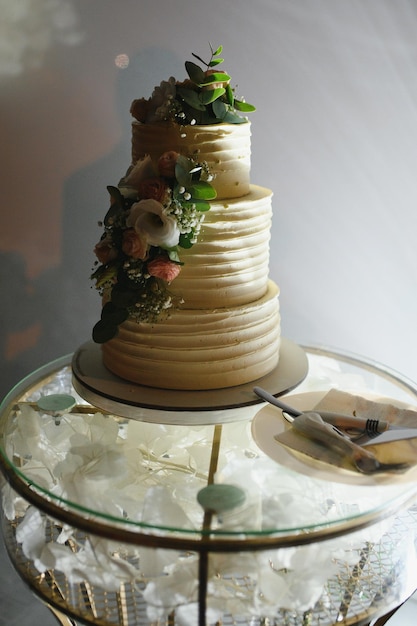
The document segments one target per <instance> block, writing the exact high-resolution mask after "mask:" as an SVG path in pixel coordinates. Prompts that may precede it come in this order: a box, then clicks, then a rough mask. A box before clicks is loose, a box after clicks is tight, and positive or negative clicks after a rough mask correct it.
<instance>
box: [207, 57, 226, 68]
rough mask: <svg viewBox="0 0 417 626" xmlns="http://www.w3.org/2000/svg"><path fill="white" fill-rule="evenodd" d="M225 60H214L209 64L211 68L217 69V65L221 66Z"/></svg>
mask: <svg viewBox="0 0 417 626" xmlns="http://www.w3.org/2000/svg"><path fill="white" fill-rule="evenodd" d="M223 61H224V59H212V60H211V61H210V63H209V67H215V66H216V65H220V63H223Z"/></svg>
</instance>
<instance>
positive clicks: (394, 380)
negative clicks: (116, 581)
mask: <svg viewBox="0 0 417 626" xmlns="http://www.w3.org/2000/svg"><path fill="white" fill-rule="evenodd" d="M303 349H304V350H305V353H306V355H307V358H308V366H309V371H308V375H307V377H306V378H305V380H304V381H303V382H302V383H301V384H300V385H299V386H298V387H297V388H296V389H294V390H293V391H292V392H290V394H288V395H286V396H285V400H286V402H288V403H289V404H290V403H291V401H300V398H301V399H303V398H305V399H307V400H308V399H310V398H312V397H314V398H316V397H317V396H318V397H322V396H324V395H325V394H326V393H327V392H328V391H329V390H331V389H339V390H343V391H345V392H348V393H351V394H356V395H359V396H361V395H365V396H367V397H369V396H370V397H375V398H377V399H378V400H381V399H384V400H385V399H388V400H389V401H390V402H393V403H394V404H398V405H399V406H401V407H402V406H406V407H411V408H414V409H416V410H417V385H416V384H414V383H412V382H411V381H409V380H407V379H405V378H404V377H402V376H401V375H400V374H397V373H396V372H393V371H390V370H389V369H388V368H386V367H384V366H381V365H379V364H376V363H373V362H371V361H367V360H365V359H363V358H360V357H356V356H355V355H349V354H342V353H338V352H337V351H332V350H329V349H326V348H321V347H303ZM70 364H71V356H66V357H63V358H61V359H59V360H57V361H55V362H53V363H50V364H48V365H46V366H45V367H43V368H41V369H40V370H38V371H36V372H34V373H33V374H32V375H30V376H29V377H28V378H26V379H24V380H23V381H22V382H21V383H20V384H19V385H17V386H16V387H15V388H14V389H13V390H12V391H11V392H10V394H9V395H8V396H7V397H6V398H5V400H4V401H3V403H2V405H1V415H0V435H1V440H0V443H1V455H0V459H1V466H2V470H3V473H4V475H5V476H6V478H7V480H8V482H9V483H10V485H11V486H12V488H13V489H11V490H9V491H8V492H7V494H5V495H4V500H3V502H4V506H6V507H7V506H9V507H12V508H13V507H16V506H17V500H18V499H19V497H22V498H24V499H25V500H27V501H28V502H30V503H32V504H34V505H35V506H36V507H37V508H38V509H40V510H42V511H44V512H45V513H47V514H49V515H51V516H53V517H54V518H56V519H59V520H61V521H62V522H64V523H67V524H70V525H72V526H74V527H76V528H79V529H82V530H84V531H87V532H88V531H91V530H93V531H94V533H95V534H97V535H101V536H104V537H107V538H114V537H117V539H118V540H120V541H126V542H127V543H133V544H138V545H147V546H159V547H160V546H164V547H169V548H177V549H192V550H199V549H200V548H201V549H207V545H208V544H209V546H210V548H209V549H210V550H213V551H216V550H218V551H223V552H224V551H233V550H239V551H249V550H256V549H259V550H261V549H265V548H267V547H268V546H272V545H273V546H277V545H283V546H291V545H302V544H304V543H312V542H315V541H319V540H323V539H329V538H332V537H335V536H339V535H342V534H346V533H348V532H351V531H357V530H360V529H361V528H363V527H365V526H368V525H371V524H375V523H376V522H377V521H380V520H382V519H384V518H385V517H388V516H390V515H392V514H393V513H394V512H396V511H398V510H400V509H401V508H403V507H405V506H406V505H407V504H408V503H410V502H412V500H413V499H414V497H415V495H416V492H417V481H416V480H415V479H407V478H404V479H403V478H401V479H396V478H393V477H386V476H385V477H383V478H382V479H381V478H375V479H370V480H366V481H364V480H362V478H361V477H360V476H359V475H358V476H357V477H356V476H349V480H346V479H344V478H343V477H342V478H340V476H339V475H337V474H335V475H334V477H333V476H332V474H331V473H329V472H328V473H327V474H326V475H325V476H324V477H323V476H322V475H321V474H320V472H318V473H316V472H315V471H314V466H312V467H309V465H308V464H307V465H306V466H305V471H299V468H295V469H294V467H292V465H291V463H286V462H285V461H283V462H280V460H279V459H278V460H277V459H275V458H271V456H270V455H268V454H267V453H265V452H264V450H263V445H262V442H261V441H259V440H257V436H256V430H254V428H253V423H254V422H255V420H257V421H259V419H260V416H261V418H262V415H261V414H262V412H266V407H265V406H264V405H260V406H259V407H257V409H256V411H257V414H256V415H255V417H254V418H253V419H252V418H251V419H247V416H246V413H245V414H244V416H243V418H242V419H241V420H236V421H233V422H232V423H228V422H226V423H221V422H220V423H215V424H208V425H204V424H196V425H193V424H192V423H187V424H185V425H181V424H169V423H166V421H167V420H166V419H165V420H164V423H162V424H158V423H157V422H154V421H153V422H146V421H141V420H136V419H128V418H126V417H121V416H118V415H116V414H115V412H112V413H107V412H105V411H103V410H102V409H99V408H97V407H95V406H93V405H92V404H90V403H89V402H87V401H86V400H85V399H83V398H82V397H81V396H79V395H78V393H77V392H76V391H75V389H74V387H73V380H72V370H71V365H70ZM55 394H58V395H61V396H62V395H65V396H71V397H72V398H73V399H74V406H71V407H69V408H68V410H63V411H62V410H61V411H53V410H52V411H51V410H50V411H47V410H45V408H42V407H43V403H42V400H43V399H45V397H47V396H50V395H55ZM268 408H269V407H268ZM266 432H268V430H266ZM271 437H273V432H272V433H271Z"/></svg>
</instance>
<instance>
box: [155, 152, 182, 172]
mask: <svg viewBox="0 0 417 626" xmlns="http://www.w3.org/2000/svg"><path fill="white" fill-rule="evenodd" d="M179 156H180V155H179V154H178V152H175V151H174V150H170V151H169V152H164V154H162V155H161V156H160V157H159V159H158V169H159V173H160V174H161V176H166V177H167V178H174V176H175V164H176V162H177V160H178V157H179Z"/></svg>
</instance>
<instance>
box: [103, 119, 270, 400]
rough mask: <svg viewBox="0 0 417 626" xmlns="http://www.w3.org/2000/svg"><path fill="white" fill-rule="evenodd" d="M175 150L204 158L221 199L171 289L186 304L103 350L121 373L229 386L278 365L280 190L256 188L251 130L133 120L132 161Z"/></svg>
mask: <svg viewBox="0 0 417 626" xmlns="http://www.w3.org/2000/svg"><path fill="white" fill-rule="evenodd" d="M171 150H174V151H177V152H180V153H181V154H184V155H185V156H187V157H193V158H196V159H198V161H199V162H202V161H205V162H206V163H207V165H208V167H209V170H210V172H211V173H212V174H213V175H214V180H213V182H212V184H213V187H214V188H215V189H216V192H217V197H216V199H215V200H213V201H211V202H210V210H209V211H207V213H205V215H204V221H203V223H202V226H201V230H200V233H199V237H198V241H197V243H195V244H194V245H193V246H192V247H191V248H189V249H184V250H182V251H181V262H182V263H183V265H182V268H181V271H180V273H179V275H178V276H177V277H176V278H175V280H173V281H172V283H171V284H170V286H169V290H170V292H171V293H172V294H173V296H174V297H175V298H176V301H179V302H180V304H179V305H178V306H176V307H175V308H172V309H169V311H168V312H167V314H166V316H163V317H161V319H158V320H157V321H156V322H155V323H137V322H136V321H134V320H127V321H126V322H124V323H123V324H121V325H120V327H119V332H118V334H117V336H116V337H115V338H113V339H111V340H110V341H108V342H107V343H105V344H104V345H103V360H104V363H105V365H106V366H107V367H108V369H110V370H111V371H112V372H113V373H115V374H117V375H119V376H121V377H122V378H124V379H127V380H130V381H132V382H135V383H138V384H142V385H148V386H151V387H163V388H166V389H182V390H187V389H188V390H202V389H216V388H225V387H231V386H236V385H242V384H245V383H248V382H251V381H254V380H256V379H258V378H261V377H262V376H264V375H266V374H268V373H269V372H271V371H272V370H273V369H274V368H275V367H276V366H277V364H278V360H279V347H280V313H279V301H278V295H279V289H278V287H277V285H276V284H275V283H273V282H272V281H271V280H269V277H268V274H269V240H270V229H271V219H272V204H271V198H272V192H271V191H270V190H269V189H265V188H263V187H259V186H256V185H251V184H250V183H249V172H250V124H249V123H243V124H214V125H208V126H184V127H183V126H180V125H178V124H174V123H172V122H166V123H162V122H161V123H156V124H142V123H140V122H138V123H136V122H135V123H134V124H133V140H132V162H133V164H134V163H135V162H137V161H138V160H140V159H143V158H144V157H145V156H147V155H150V156H151V157H152V160H154V161H157V160H158V159H159V157H160V156H161V154H163V153H164V152H168V151H171Z"/></svg>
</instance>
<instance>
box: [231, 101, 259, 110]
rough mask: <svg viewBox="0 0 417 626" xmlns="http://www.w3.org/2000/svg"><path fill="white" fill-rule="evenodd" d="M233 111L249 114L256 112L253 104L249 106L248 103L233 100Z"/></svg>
mask: <svg viewBox="0 0 417 626" xmlns="http://www.w3.org/2000/svg"><path fill="white" fill-rule="evenodd" d="M235 109H237V110H238V111H242V112H244V113H249V112H251V111H256V107H254V106H253V104H249V102H242V101H241V100H236V99H235Z"/></svg>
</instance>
